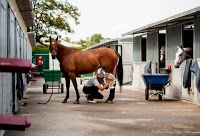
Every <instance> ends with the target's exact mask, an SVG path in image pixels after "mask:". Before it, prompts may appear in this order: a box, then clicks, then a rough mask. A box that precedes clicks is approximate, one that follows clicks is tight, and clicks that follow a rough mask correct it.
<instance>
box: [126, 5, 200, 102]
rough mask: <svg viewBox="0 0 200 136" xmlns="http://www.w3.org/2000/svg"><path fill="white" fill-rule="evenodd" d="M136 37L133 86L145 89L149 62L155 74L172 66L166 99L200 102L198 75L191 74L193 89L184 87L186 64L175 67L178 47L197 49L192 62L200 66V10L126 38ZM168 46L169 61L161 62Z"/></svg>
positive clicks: (177, 15)
mask: <svg viewBox="0 0 200 136" xmlns="http://www.w3.org/2000/svg"><path fill="white" fill-rule="evenodd" d="M128 35H132V36H133V45H132V46H133V67H134V73H133V83H132V85H133V87H134V88H135V89H140V90H145V85H144V82H143V79H142V77H141V74H143V73H144V67H145V64H146V62H147V61H152V66H151V67H152V72H154V73H159V70H160V68H166V67H167V66H171V68H172V72H171V74H170V79H171V84H170V86H169V87H167V88H166V96H168V97H172V98H176V99H180V100H188V101H191V102H194V103H198V104H199V103H200V95H199V91H198V89H197V87H196V78H197V77H196V76H195V75H194V74H193V73H192V74H191V87H188V88H184V87H183V74H184V71H185V65H186V64H185V61H184V62H183V63H182V64H181V66H180V68H175V67H174V60H175V54H176V52H177V46H180V45H182V46H183V47H190V48H192V49H193V52H192V54H193V55H192V59H193V62H194V61H195V60H197V61H198V63H200V59H199V58H200V37H199V35H200V7H196V8H194V9H191V10H188V11H185V12H183V13H179V14H176V15H174V16H171V17H168V18H166V19H163V20H160V21H158V22H155V23H152V24H149V25H146V26H143V27H141V28H138V29H135V30H132V31H129V32H127V33H124V34H122V36H128ZM163 45H164V46H165V59H164V62H162V63H161V62H160V49H161V46H163ZM198 78H199V77H198Z"/></svg>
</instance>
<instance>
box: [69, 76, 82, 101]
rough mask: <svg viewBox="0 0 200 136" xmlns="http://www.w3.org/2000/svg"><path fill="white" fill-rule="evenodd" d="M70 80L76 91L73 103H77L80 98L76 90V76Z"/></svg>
mask: <svg viewBox="0 0 200 136" xmlns="http://www.w3.org/2000/svg"><path fill="white" fill-rule="evenodd" d="M71 80H72V83H73V85H74V89H75V91H76V101H75V102H74V104H79V103H80V102H79V99H80V95H79V92H78V85H77V81H76V78H75V79H71Z"/></svg>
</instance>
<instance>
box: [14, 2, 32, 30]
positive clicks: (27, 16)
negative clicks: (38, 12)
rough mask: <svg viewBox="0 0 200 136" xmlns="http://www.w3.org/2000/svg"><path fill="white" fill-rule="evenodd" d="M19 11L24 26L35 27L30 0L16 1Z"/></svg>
mask: <svg viewBox="0 0 200 136" xmlns="http://www.w3.org/2000/svg"><path fill="white" fill-rule="evenodd" d="M16 2H17V5H18V7H19V10H20V12H21V14H22V18H23V19H24V22H25V25H26V26H27V27H31V26H34V25H35V22H34V19H33V6H32V2H31V1H30V0H16Z"/></svg>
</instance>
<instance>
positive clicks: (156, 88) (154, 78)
mask: <svg viewBox="0 0 200 136" xmlns="http://www.w3.org/2000/svg"><path fill="white" fill-rule="evenodd" d="M142 78H143V81H144V84H145V85H146V89H145V99H146V100H149V97H152V96H153V95H158V99H159V100H163V95H165V88H166V87H167V86H168V85H169V84H170V80H169V74H159V73H156V74H149V73H148V74H142ZM152 90H153V91H152Z"/></svg>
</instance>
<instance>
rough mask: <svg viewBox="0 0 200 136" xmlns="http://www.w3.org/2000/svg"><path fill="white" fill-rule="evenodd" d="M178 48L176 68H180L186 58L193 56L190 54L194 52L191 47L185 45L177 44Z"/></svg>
mask: <svg viewBox="0 0 200 136" xmlns="http://www.w3.org/2000/svg"><path fill="white" fill-rule="evenodd" d="M177 48H178V50H177V52H176V58H175V61H174V67H175V68H179V66H180V65H181V63H182V62H183V61H184V60H186V59H188V58H191V56H190V55H189V54H190V53H191V52H192V49H191V48H183V46H177Z"/></svg>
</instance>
